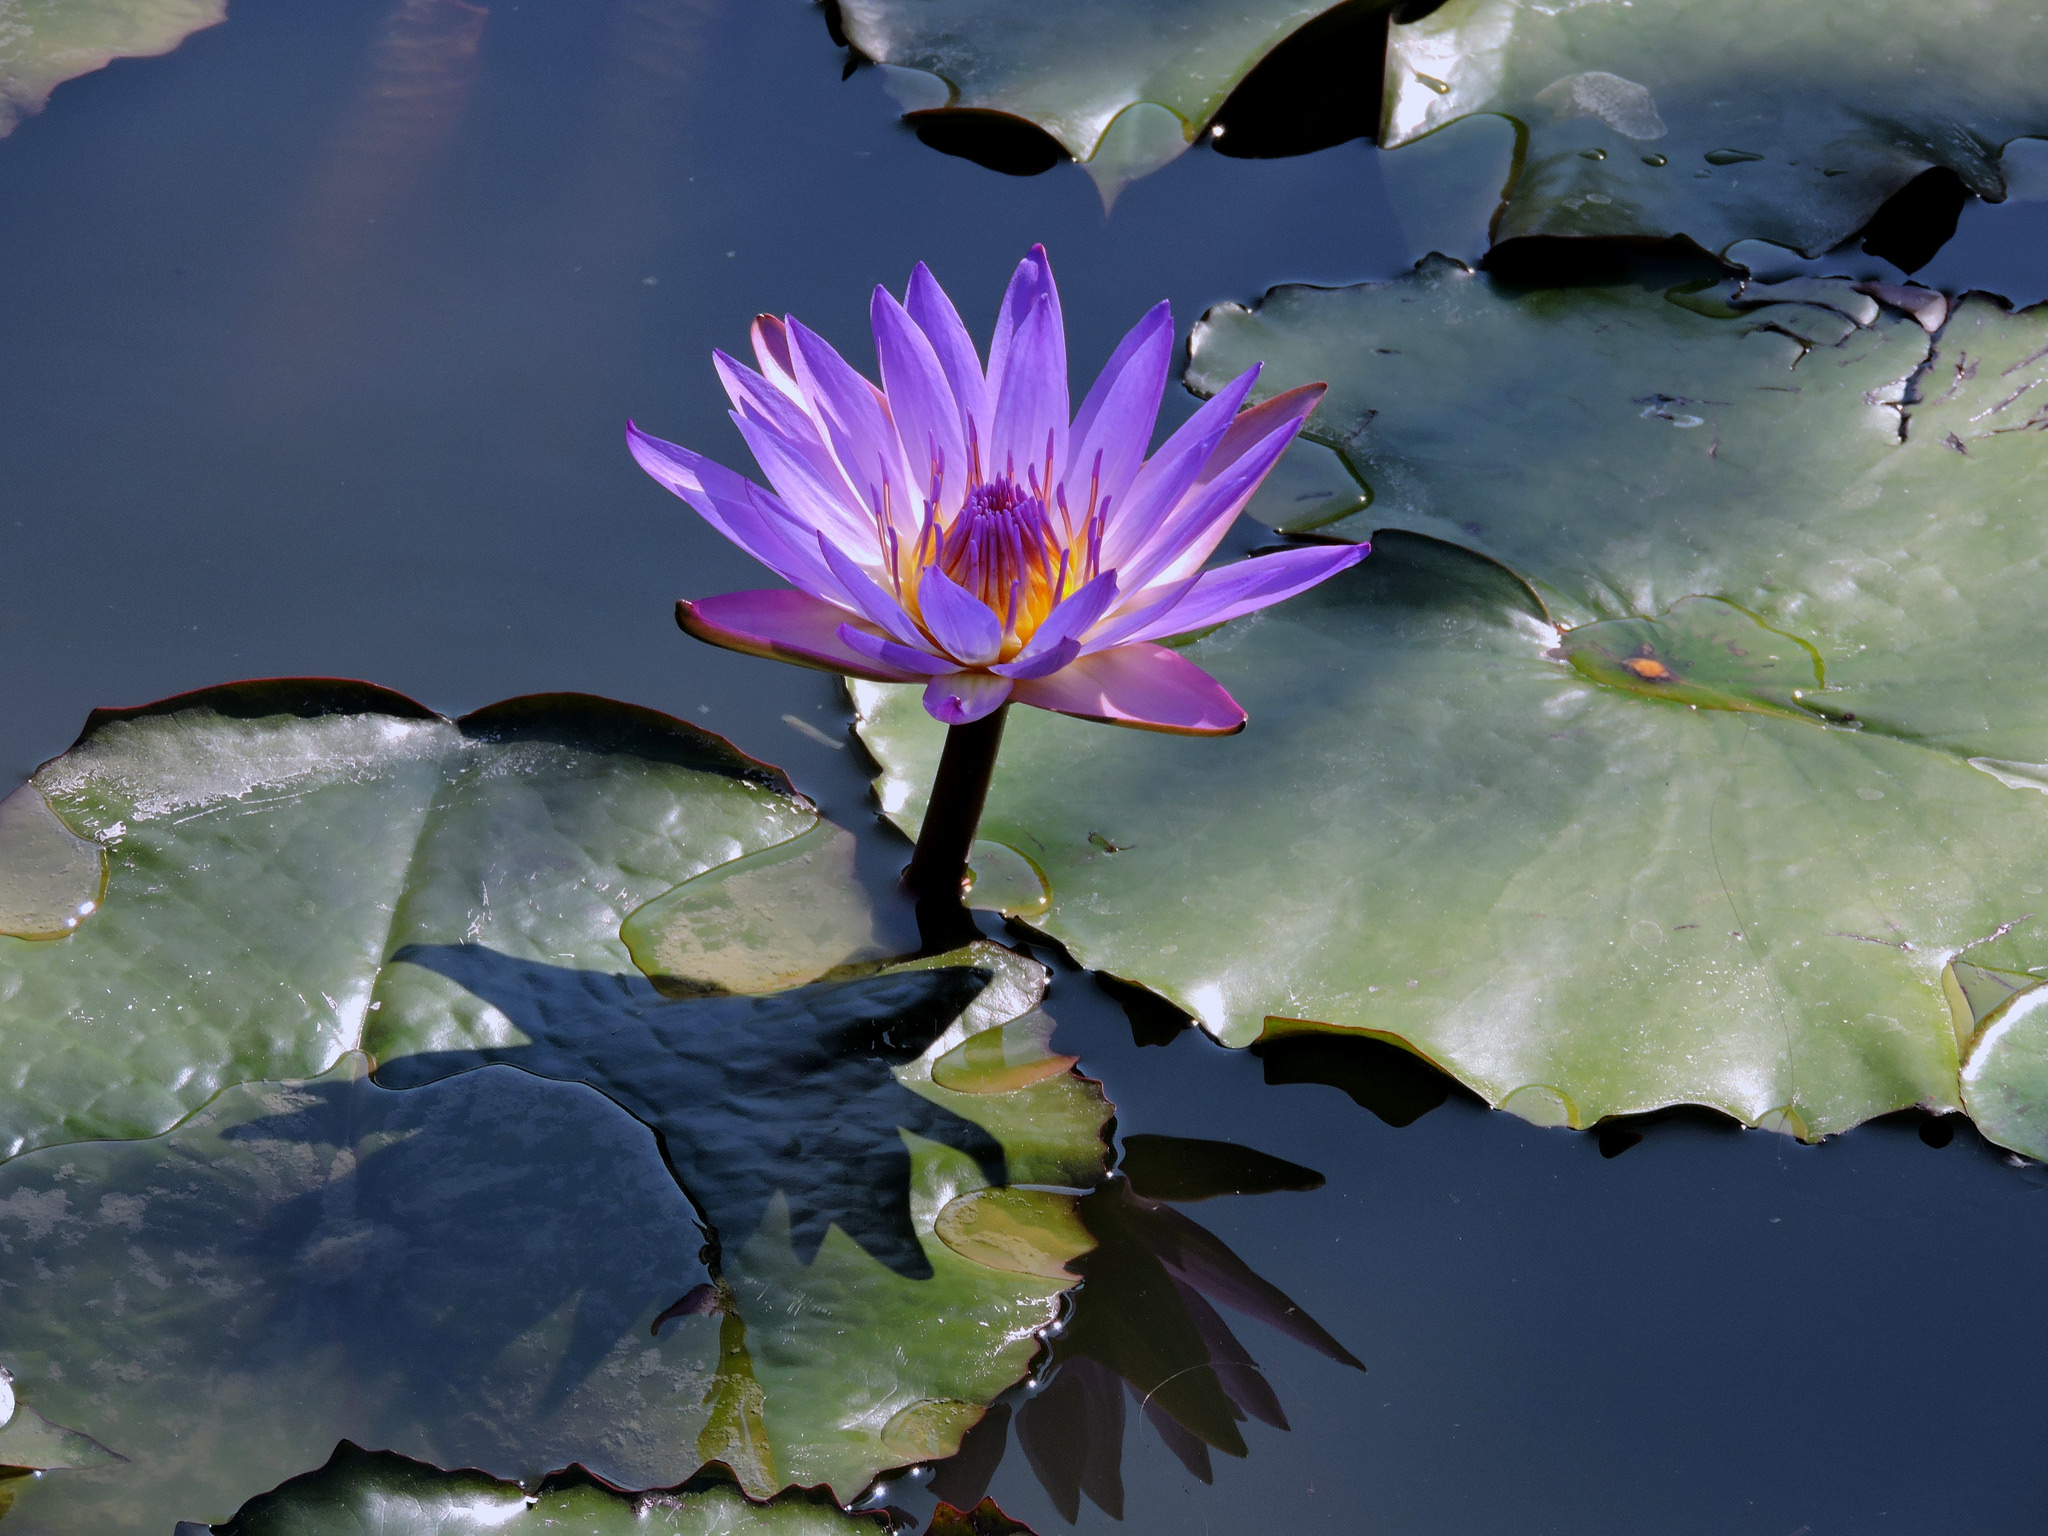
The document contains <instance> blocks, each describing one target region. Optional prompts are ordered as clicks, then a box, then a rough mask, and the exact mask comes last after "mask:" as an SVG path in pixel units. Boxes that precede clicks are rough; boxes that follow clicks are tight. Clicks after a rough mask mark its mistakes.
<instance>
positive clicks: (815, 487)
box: [730, 409, 880, 561]
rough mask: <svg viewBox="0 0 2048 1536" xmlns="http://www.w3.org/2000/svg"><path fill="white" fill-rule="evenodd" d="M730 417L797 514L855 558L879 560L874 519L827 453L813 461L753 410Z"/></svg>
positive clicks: (799, 442) (802, 446)
mask: <svg viewBox="0 0 2048 1536" xmlns="http://www.w3.org/2000/svg"><path fill="white" fill-rule="evenodd" d="M730 415H731V416H732V420H733V425H734V426H736V427H738V428H739V429H740V436H741V437H742V438H743V439H745V441H746V444H747V447H748V448H750V449H752V450H753V454H754V461H755V462H756V463H757V464H759V465H760V466H761V472H762V473H763V474H765V475H767V477H768V479H769V483H771V484H772V485H773V486H774V487H775V490H776V494H777V495H779V496H780V497H781V498H782V500H783V502H784V504H785V505H787V506H788V507H789V509H790V511H791V512H792V513H793V514H795V515H796V516H797V517H800V518H802V519H803V520H804V521H805V523H806V524H807V525H808V526H809V527H811V528H812V529H814V530H816V531H817V532H820V533H823V534H825V535H826V537H827V538H829V539H830V540H831V542H832V543H834V544H835V545H837V546H839V547H840V548H841V549H844V550H846V551H847V552H848V553H849V554H851V555H853V556H854V558H856V559H859V560H867V561H873V560H876V559H877V558H878V557H879V551H878V549H877V545H878V544H879V542H880V540H879V537H878V535H877V534H876V532H875V524H874V521H873V519H871V518H869V517H868V516H867V514H866V511H865V509H864V508H863V507H862V506H861V505H860V503H859V502H858V501H856V500H855V499H854V496H853V493H852V492H851V491H850V490H848V489H847V485H846V478H845V477H844V476H843V475H841V474H840V473H839V466H838V465H837V464H835V463H833V461H832V459H831V456H830V455H829V454H826V453H825V452H824V451H823V449H822V448H820V449H819V452H818V455H817V457H816V458H814V457H812V456H811V455H810V454H809V453H807V452H806V451H805V444H804V443H803V441H802V440H801V439H799V440H797V441H795V442H792V441H791V440H790V439H789V438H787V437H785V436H784V435H783V434H782V433H780V432H778V431H776V430H775V428H774V427H773V426H772V425H771V424H770V423H769V422H767V421H766V420H765V419H763V418H762V417H761V416H759V415H756V414H755V413H754V412H753V411H752V410H751V409H749V410H743V411H733V412H731V413H730ZM806 419H808V418H806ZM820 459H822V460H823V462H822V463H820V462H819V460H820Z"/></svg>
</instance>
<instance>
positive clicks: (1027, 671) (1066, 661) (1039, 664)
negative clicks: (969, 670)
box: [989, 637, 1081, 683]
mask: <svg viewBox="0 0 2048 1536" xmlns="http://www.w3.org/2000/svg"><path fill="white" fill-rule="evenodd" d="M1080 658H1081V642H1080V641H1078V640H1075V639H1073V638H1071V637H1069V638H1067V639H1064V640H1056V641H1054V642H1053V643H1052V644H1051V645H1048V646H1044V647H1042V648H1041V649H1039V650H1036V651H1033V652H1032V653H1031V654H1030V655H1029V656H1019V657H1018V658H1017V659H1016V660H1015V661H1006V662H1004V663H1003V664H1002V665H1001V666H999V667H990V668H989V671H991V672H994V673H996V674H997V675H998V676H1000V677H1007V678H1011V679H1013V680H1015V681H1017V682H1020V683H1021V682H1024V681H1026V680H1027V679H1030V678H1034V677H1047V676H1050V675H1051V674H1052V673H1054V672H1057V671H1059V669H1060V668H1061V667H1070V666H1072V665H1073V664H1074V663H1075V662H1076V661H1078V660H1080Z"/></svg>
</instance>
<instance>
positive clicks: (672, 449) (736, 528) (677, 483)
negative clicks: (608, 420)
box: [626, 422, 836, 593]
mask: <svg viewBox="0 0 2048 1536" xmlns="http://www.w3.org/2000/svg"><path fill="white" fill-rule="evenodd" d="M626 445H627V447H628V448H629V449H630V450H631V451H632V454H633V458H634V459H635V460H636V461H637V462H638V463H639V465H640V467H641V468H642V469H644V470H646V471H647V473H648V474H650V475H651V476H653V477H654V478H655V479H656V480H658V481H660V482H661V483H662V484H663V485H664V486H666V487H667V488H668V489H669V490H671V491H673V492H674V493H675V494H676V495H678V496H680V497H682V499H683V500H684V501H687V502H688V503H689V504H690V505H691V506H692V507H693V508H695V509H696V512H697V514H698V516H700V517H702V518H703V519H704V521H705V522H707V523H709V524H710V525H711V526H712V527H714V528H716V529H717V530H718V531H719V532H720V533H722V534H724V535H725V536H726V537H727V538H728V539H730V540H732V542H733V543H735V544H737V545H738V546H739V547H740V548H741V549H743V550H745V551H746V552H747V553H748V554H750V555H752V556H753V557H754V558H755V559H756V560H758V561H760V562H761V563H762V564H763V565H765V566H767V567H768V569H769V570H771V571H773V572H774V573H775V574H776V575H778V576H780V577H781V578H782V579H783V580H784V581H787V582H789V583H790V584H791V585H792V586H798V587H802V588H803V589H804V590H805V591H807V592H814V593H822V592H825V591H827V590H828V589H830V588H832V587H834V586H835V585H836V584H835V583H833V582H832V581H831V579H830V574H829V572H827V571H826V570H825V569H824V567H823V564H822V562H821V561H820V559H819V557H818V553H817V550H816V549H815V548H806V547H801V546H797V547H793V546H792V545H791V542H790V537H789V528H788V523H787V521H786V519H785V518H778V517H776V516H775V515H774V514H775V512H776V511H777V510H778V509H779V506H780V504H779V503H777V502H776V501H775V499H774V497H772V496H771V495H769V493H768V492H767V491H764V490H762V489H761V488H760V487H759V486H757V485H755V484H754V483H753V482H752V481H750V480H748V479H747V478H746V477H745V476H743V475H736V474H734V473H733V472H732V471H731V470H729V469H727V468H726V467H725V466H724V465H722V464H717V463H714V462H713V461H712V460H710V459H707V458H705V457H704V456H703V455H702V454H700V453H693V452H691V451H690V450H689V449H688V448H685V447H683V446H681V445H680V444H678V443H670V442H664V441H663V440H662V439H660V438H658V437H652V436H650V435H649V434H647V433H645V432H642V431H641V430H640V429H639V427H637V426H635V425H634V424H633V423H632V422H627V423H626Z"/></svg>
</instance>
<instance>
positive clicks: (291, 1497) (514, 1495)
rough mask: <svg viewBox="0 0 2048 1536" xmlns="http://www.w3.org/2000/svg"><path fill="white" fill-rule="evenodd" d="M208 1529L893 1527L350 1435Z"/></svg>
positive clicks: (825, 1505)
mask: <svg viewBox="0 0 2048 1536" xmlns="http://www.w3.org/2000/svg"><path fill="white" fill-rule="evenodd" d="M209 1529H210V1530H211V1531H212V1532H213V1536H483V1533H484V1532H503V1533H505V1536H528V1533H532V1536H539V1533H541V1532H563V1531H573V1532H574V1533H575V1536H853V1533H856V1532H863V1531H865V1532H869V1533H871V1536H872V1533H875V1532H879V1531H882V1530H886V1529H887V1525H886V1522H884V1521H883V1520H882V1519H881V1517H880V1516H877V1515H850V1514H847V1513H846V1512H845V1511H843V1510H841V1509H840V1508H839V1507H838V1506H837V1505H835V1504H833V1503H831V1502H830V1501H828V1500H819V1499H813V1498H806V1497H804V1496H802V1495H797V1494H792V1495H786V1496H785V1497H783V1498H779V1499H776V1500H774V1501H773V1502H772V1503H766V1504H757V1503H755V1502H753V1501H752V1500H750V1499H748V1498H746V1497H745V1496H744V1495H742V1494H741V1493H740V1492H739V1490H738V1489H736V1488H733V1487H730V1486H720V1485H717V1484H712V1485H709V1486H703V1487H685V1488H679V1489H677V1490H675V1491H674V1492H672V1493H657V1494H651V1495H632V1494H621V1493H615V1492H613V1491H612V1490H611V1489H609V1488H600V1487H597V1486H595V1485H593V1484H590V1483H587V1482H576V1483H570V1484H568V1485H566V1486H559V1487H557V1486H550V1487H546V1488H543V1489H542V1490H541V1491H540V1492H539V1493H537V1494H532V1493H528V1492H527V1490H526V1489H524V1488H522V1487H521V1486H520V1485H519V1484H517V1483H508V1482H501V1481H500V1480H498V1479H497V1478H494V1477H486V1476H485V1475H484V1474H483V1473H481V1472H469V1471H463V1472H444V1471H442V1470H441V1469H440V1468H438V1467H430V1466H427V1465H424V1464H423V1463H420V1462H417V1461H408V1460H407V1459H406V1458H405V1457H403V1456H393V1455H391V1454H390V1453H388V1452H379V1451H365V1450H362V1449H360V1448H359V1447H357V1446H354V1445H350V1444H348V1443H347V1442H346V1441H344V1442H343V1443H342V1444H341V1446H339V1447H338V1448H337V1449H336V1450H335V1453H334V1456H333V1458H332V1459H331V1460H329V1462H328V1463H327V1465H326V1466H324V1467H322V1468H321V1469H320V1470H319V1471H317V1472H308V1473H306V1474H305V1475H304V1476H301V1477H295V1478H293V1479H292V1480H291V1481H290V1482H288V1483H286V1484H284V1485H283V1486H282V1487H280V1488H277V1489H275V1490H274V1491H272V1492H270V1493H266V1494H262V1495H259V1496H258V1497H256V1498H254V1499H251V1500H250V1501H249V1502H248V1503H247V1504H245V1505H243V1506H242V1508H241V1509H240V1510H239V1511H238V1512H237V1513H236V1515H235V1517H234V1518H233V1519H232V1520H229V1521H227V1522H226V1523H225V1524H222V1525H216V1526H212V1527H210V1528H209ZM180 1536H184V1531H183V1530H182V1529H181V1533H180ZM190 1536H200V1533H199V1532H198V1531H192V1532H191V1533H190Z"/></svg>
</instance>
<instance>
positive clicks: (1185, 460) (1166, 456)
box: [1102, 366, 1259, 592]
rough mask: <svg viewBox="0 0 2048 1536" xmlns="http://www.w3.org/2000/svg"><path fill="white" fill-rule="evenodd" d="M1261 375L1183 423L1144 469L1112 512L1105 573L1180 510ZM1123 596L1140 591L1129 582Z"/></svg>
mask: <svg viewBox="0 0 2048 1536" xmlns="http://www.w3.org/2000/svg"><path fill="white" fill-rule="evenodd" d="M1258 374H1259V370H1258V368H1257V367H1256V366H1253V367H1251V368H1248V369H1246V370H1245V371H1244V372H1243V373H1242V374H1240V375H1239V376H1238V377H1236V378H1235V379H1232V380H1231V381H1230V382H1229V383H1228V384H1226V385H1224V386H1223V388H1222V389H1221V390H1220V391H1218V393H1217V395H1216V397H1215V398H1214V399H1212V400H1209V401H1207V402H1206V403H1204V404H1203V406H1202V408H1201V409H1200V410H1198V411H1196V412H1195V414H1194V415H1192V416H1190V417H1189V418H1188V419H1187V420H1186V421H1184V422H1182V423H1181V424H1180V427H1179V429H1178V430H1177V431H1175V433H1174V434H1173V436H1171V437H1169V438H1168V439H1167V440H1166V441H1165V442H1164V443H1162V444H1160V446H1159V451H1158V452H1157V453H1155V454H1153V455H1152V457H1151V458H1149V459H1147V460H1146V461H1145V467H1144V468H1143V469H1141V470H1139V471H1138V474H1137V478H1136V479H1134V480H1133V481H1132V482H1131V488H1130V489H1129V490H1128V491H1126V492H1125V493H1124V500H1123V505H1122V506H1120V507H1112V508H1111V509H1110V513H1109V518H1108V527H1107V528H1106V530H1105V531H1104V533H1103V538H1102V564H1103V566H1104V567H1105V568H1106V569H1110V570H1120V569H1122V568H1123V567H1124V566H1125V565H1126V564H1128V563H1129V561H1130V557H1131V556H1132V555H1134V554H1135V553H1137V552H1138V551H1139V550H1141V549H1144V548H1145V547H1146V546H1147V545H1148V544H1149V543H1150V541H1151V538H1152V535H1153V533H1154V532H1155V531H1156V529H1157V528H1158V526H1159V524H1160V522H1161V521H1162V520H1164V519H1165V517H1166V516H1167V514H1168V513H1170V512H1172V511H1173V509H1174V508H1175V507H1177V506H1178V505H1179V504H1180V502H1181V499H1182V498H1183V497H1184V496H1185V495H1186V494H1187V491H1188V487H1189V486H1191V485H1193V484H1194V483H1195V480H1196V477H1197V476H1199V475H1200V474H1201V472H1202V469H1203V467H1204V466H1205V465H1206V464H1207V463H1208V462H1209V459H1210V457H1211V456H1212V455H1213V454H1214V453H1215V452H1216V447H1217V445H1218V444H1219V443H1221V442H1222V441H1223V439H1224V437H1225V436H1226V435H1227V434H1228V433H1229V431H1230V422H1231V418H1232V417H1234V416H1236V415H1237V408H1238V406H1240V405H1242V404H1243V403H1244V397H1245V396H1246V395H1247V394H1249V393H1250V392H1251V387H1252V384H1253V383H1254V382H1255V381H1256V380H1257V378H1258ZM1124 590H1125V591H1126V592H1135V591H1136V590H1137V586H1136V584H1135V583H1132V582H1129V581H1126V582H1125V583H1124Z"/></svg>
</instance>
